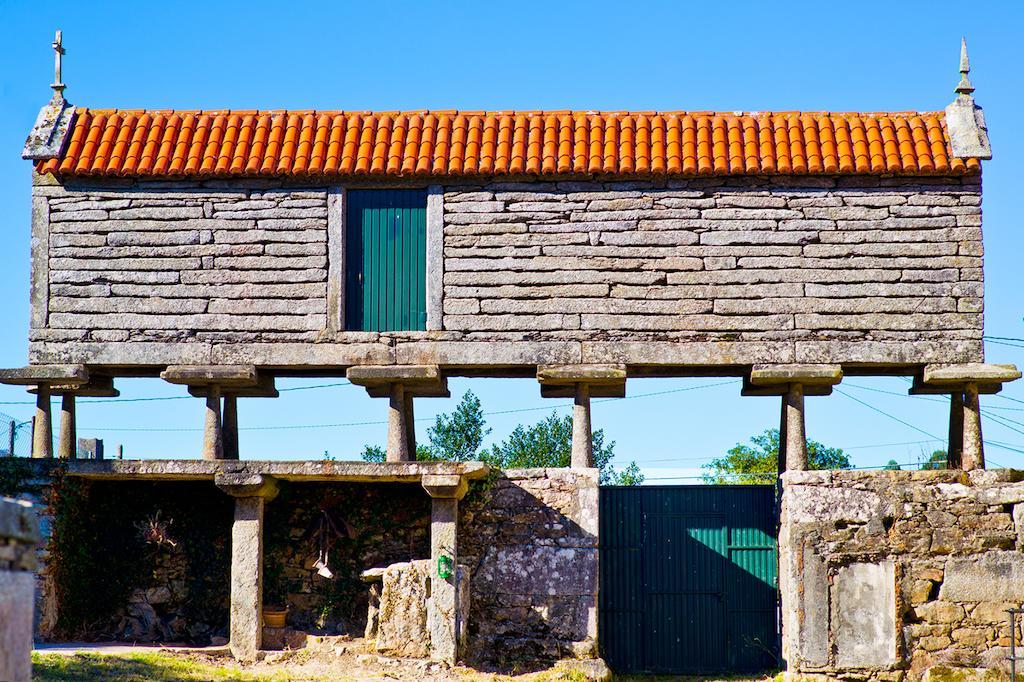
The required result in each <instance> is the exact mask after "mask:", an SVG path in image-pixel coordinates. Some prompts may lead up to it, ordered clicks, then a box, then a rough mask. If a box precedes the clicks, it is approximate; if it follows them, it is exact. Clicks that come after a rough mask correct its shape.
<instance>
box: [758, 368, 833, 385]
mask: <svg viewBox="0 0 1024 682" xmlns="http://www.w3.org/2000/svg"><path fill="white" fill-rule="evenodd" d="M842 380H843V368H842V367H841V366H840V365H754V367H753V369H751V370H750V383H751V384H752V385H754V386H773V385H778V384H802V385H804V386H835V385H836V384H838V383H839V382H840V381H842Z"/></svg>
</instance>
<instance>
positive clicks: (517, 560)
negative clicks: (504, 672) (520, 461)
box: [459, 469, 598, 668]
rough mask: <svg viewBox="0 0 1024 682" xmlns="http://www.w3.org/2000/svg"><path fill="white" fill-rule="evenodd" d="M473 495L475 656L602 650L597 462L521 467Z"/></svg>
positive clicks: (469, 513) (466, 540)
mask: <svg viewBox="0 0 1024 682" xmlns="http://www.w3.org/2000/svg"><path fill="white" fill-rule="evenodd" d="M474 485H475V486H481V485H485V484H481V483H477V484H474ZM470 495H471V496H473V495H476V497H467V498H466V500H465V501H464V504H463V509H462V518H461V519H460V525H459V561H460V562H461V563H464V564H466V565H467V566H468V567H469V568H470V571H471V575H472V586H471V594H472V599H471V602H470V616H469V627H468V630H469V632H468V636H469V637H468V641H469V644H468V647H467V652H468V655H469V656H470V657H471V658H473V659H476V660H475V662H477V663H483V664H489V665H500V666H502V667H505V668H508V667H513V666H514V665H515V664H516V663H517V662H518V663H522V664H529V663H532V662H533V661H537V660H557V659H560V658H594V657H596V656H597V655H598V654H597V567H598V556H597V551H598V550H597V544H598V527H597V514H598V506H597V505H598V500H597V496H598V481H597V470H596V469H587V470H572V469H512V470H508V471H505V472H503V473H502V475H501V476H500V477H498V478H497V479H496V480H495V481H494V482H493V483H492V484H491V487H490V488H489V489H486V490H483V491H479V490H478V492H477V493H474V492H472V491H471V493H470Z"/></svg>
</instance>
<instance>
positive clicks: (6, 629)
mask: <svg viewBox="0 0 1024 682" xmlns="http://www.w3.org/2000/svg"><path fill="white" fill-rule="evenodd" d="M39 540H40V535H39V522H38V520H37V519H36V516H35V513H34V512H33V511H32V509H31V506H30V505H28V504H27V503H22V502H16V501H14V500H11V499H8V498H0V680H9V681H10V682H29V680H31V679H32V631H33V630H32V617H33V616H32V614H33V608H34V603H35V597H34V591H35V576H34V573H35V570H36V547H37V545H38V544H39Z"/></svg>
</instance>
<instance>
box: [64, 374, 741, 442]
mask: <svg viewBox="0 0 1024 682" xmlns="http://www.w3.org/2000/svg"><path fill="white" fill-rule="evenodd" d="M737 382H738V380H737V379H730V380H728V381H719V382H716V383H713V384H701V385H699V386H687V387H686V388H673V389H670V390H667V391H654V392H652V393H638V394H636V395H627V396H625V397H623V398H604V399H602V400H595V401H593V402H595V403H607V402H617V401H621V400H632V399H635V398H649V397H651V396H657V395H666V394H669V393H685V392H687V391H696V390H699V389H703V388H714V387H715V386H725V385H726V384H735V383H737ZM568 407H570V404H568V403H566V404H558V405H550V406H548V405H545V406H543V407H523V408H519V409H514V410H498V411H495V412H484V413H483V414H484V416H488V417H490V416H495V415H502V414H519V413H522V412H539V411H545V412H546V411H548V410H551V411H555V410H559V409H566V408H568ZM435 419H436V416H434V417H420V418H419V419H415V420H414V421H418V422H432V421H434V420H435ZM387 423H388V422H387V420H375V421H364V422H339V423H335V424H286V425H278V426H243V427H239V429H238V430H239V431H290V430H296V429H336V428H345V427H350V426H376V425H380V424H387ZM79 428H80V429H82V430H87V431H109V432H115V431H121V432H143V433H145V432H152V433H177V432H188V431H202V430H203V427H104V426H80V427H79Z"/></svg>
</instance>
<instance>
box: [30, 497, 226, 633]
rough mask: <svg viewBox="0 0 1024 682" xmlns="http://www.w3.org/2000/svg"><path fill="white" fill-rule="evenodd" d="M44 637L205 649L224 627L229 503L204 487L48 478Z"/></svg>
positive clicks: (224, 630)
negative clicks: (50, 608)
mask: <svg viewBox="0 0 1024 682" xmlns="http://www.w3.org/2000/svg"><path fill="white" fill-rule="evenodd" d="M55 487H56V488H57V489H58V490H59V494H57V495H54V496H53V500H52V504H51V507H50V511H51V513H52V514H53V517H52V518H53V534H52V537H51V539H50V544H49V547H48V551H49V557H48V560H47V566H48V569H47V570H48V572H49V577H48V579H49V582H50V589H51V590H52V593H51V594H52V598H53V600H54V602H55V604H56V614H57V618H56V623H55V625H54V627H53V630H52V632H50V633H45V634H47V636H48V638H51V639H84V640H95V641H102V640H121V641H135V642H187V643H193V644H209V643H210V639H211V638H212V637H214V636H224V635H226V633H227V624H228V590H229V581H228V576H229V570H230V568H229V566H230V551H231V550H230V530H231V519H232V514H233V511H232V510H233V505H232V500H231V498H229V497H228V496H227V495H225V494H224V493H222V492H221V491H219V490H217V489H216V488H215V487H214V486H213V485H212V484H210V483H194V482H158V483H151V482H129V481H94V482H88V481H84V480H81V479H71V478H67V477H65V478H63V479H60V478H58V479H57V480H56V485H55Z"/></svg>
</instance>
